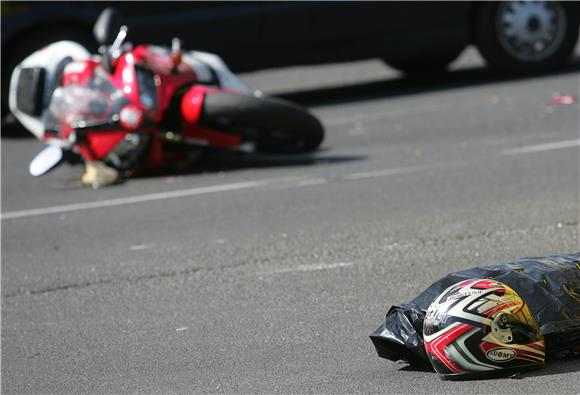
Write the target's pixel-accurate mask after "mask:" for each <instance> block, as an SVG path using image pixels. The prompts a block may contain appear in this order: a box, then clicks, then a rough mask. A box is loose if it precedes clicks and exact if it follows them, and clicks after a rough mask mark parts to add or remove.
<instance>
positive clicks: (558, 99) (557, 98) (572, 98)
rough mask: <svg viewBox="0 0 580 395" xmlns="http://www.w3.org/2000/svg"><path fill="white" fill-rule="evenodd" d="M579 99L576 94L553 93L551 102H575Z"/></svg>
mask: <svg viewBox="0 0 580 395" xmlns="http://www.w3.org/2000/svg"><path fill="white" fill-rule="evenodd" d="M576 101H577V99H576V96H571V95H553V96H552V98H551V99H550V103H551V104H555V105H557V104H575V103H576Z"/></svg>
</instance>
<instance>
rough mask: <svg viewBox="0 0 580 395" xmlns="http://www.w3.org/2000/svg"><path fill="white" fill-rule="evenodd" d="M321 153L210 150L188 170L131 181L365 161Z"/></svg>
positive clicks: (162, 172)
mask: <svg viewBox="0 0 580 395" xmlns="http://www.w3.org/2000/svg"><path fill="white" fill-rule="evenodd" d="M324 152H325V150H323V149H322V150H318V151H316V152H313V153H308V154H292V155H273V154H258V153H252V154H246V153H240V152H229V151H214V150H212V151H210V152H208V153H207V154H206V155H204V156H203V158H201V159H199V160H197V161H196V162H195V163H193V164H190V165H188V166H187V167H181V168H168V169H162V170H157V171H149V172H146V173H143V174H139V175H137V176H135V177H132V178H156V177H164V176H187V175H199V174H208V173H209V174H211V173H224V172H228V173H229V172H234V171H240V170H249V169H259V168H276V167H279V168H282V167H301V166H315V165H322V164H325V165H331V164H341V163H347V162H354V161H361V160H367V159H368V157H367V156H366V155H327V154H325V153H324Z"/></svg>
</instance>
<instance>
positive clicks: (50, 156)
mask: <svg viewBox="0 0 580 395" xmlns="http://www.w3.org/2000/svg"><path fill="white" fill-rule="evenodd" d="M62 158H63V152H62V149H61V148H60V147H56V146H54V145H49V146H48V147H46V148H45V149H43V150H42V151H40V152H39V153H38V154H37V155H36V156H35V157H34V159H33V160H32V162H30V166H29V167H28V171H29V172H30V174H31V175H33V176H34V177H38V176H41V175H43V174H45V173H48V172H49V171H50V170H52V169H53V168H54V167H56V165H58V164H59V163H60V162H61V161H62Z"/></svg>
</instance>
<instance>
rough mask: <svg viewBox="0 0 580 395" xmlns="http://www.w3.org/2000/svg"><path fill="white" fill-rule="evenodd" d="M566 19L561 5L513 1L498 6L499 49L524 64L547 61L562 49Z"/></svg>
mask: <svg viewBox="0 0 580 395" xmlns="http://www.w3.org/2000/svg"><path fill="white" fill-rule="evenodd" d="M565 30H566V17H565V14H564V10H563V8H562V5H561V4H559V3H557V2H548V1H513V2H502V3H501V4H500V5H499V8H498V12H497V19H496V32H497V35H498V38H499V42H500V44H501V46H502V48H503V49H504V50H505V51H506V52H507V53H508V54H509V55H510V56H511V57H513V58H515V59H517V60H519V61H523V62H541V61H544V60H546V59H548V58H549V57H550V56H552V55H553V54H554V52H556V51H557V50H558V48H560V46H561V45H562V42H563V41H564V33H565Z"/></svg>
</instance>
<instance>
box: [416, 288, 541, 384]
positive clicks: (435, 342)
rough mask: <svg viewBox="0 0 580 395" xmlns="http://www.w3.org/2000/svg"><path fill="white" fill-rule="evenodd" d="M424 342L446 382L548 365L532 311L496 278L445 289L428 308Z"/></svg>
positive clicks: (424, 326)
mask: <svg viewBox="0 0 580 395" xmlns="http://www.w3.org/2000/svg"><path fill="white" fill-rule="evenodd" d="M423 339H424V343H425V350H426V352H427V356H428V357H429V360H430V361H431V363H432V365H433V368H434V369H435V371H436V372H437V373H439V375H440V376H441V378H443V379H445V380H465V379H482V378H489V377H496V376H503V375H508V374H514V373H519V372H523V371H527V370H530V369H535V368H539V367H541V366H542V365H543V364H544V358H545V354H544V337H543V335H542V333H541V332H540V329H539V327H538V324H537V322H536V320H535V318H534V316H533V315H532V313H531V311H530V309H529V308H528V306H527V304H526V303H525V302H524V301H523V300H522V299H521V298H520V297H519V295H518V294H517V293H516V292H515V291H514V290H513V289H511V288H510V287H508V286H507V285H505V284H503V283H501V282H499V281H495V280H490V279H471V280H466V281H462V282H460V283H457V284H455V285H452V286H451V287H449V288H447V289H446V290H445V291H443V293H442V294H441V295H440V296H439V297H437V298H436V299H435V300H434V301H433V303H432V304H431V306H429V309H428V310H427V315H426V316H425V320H424V323H423Z"/></svg>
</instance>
